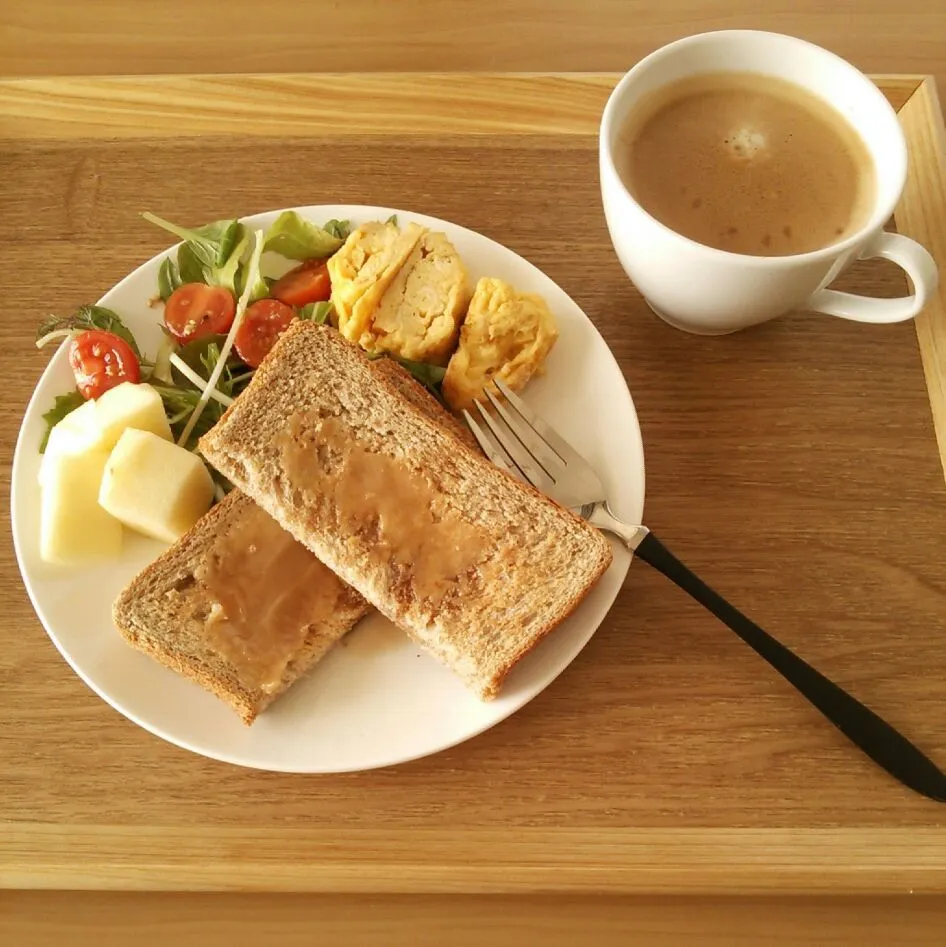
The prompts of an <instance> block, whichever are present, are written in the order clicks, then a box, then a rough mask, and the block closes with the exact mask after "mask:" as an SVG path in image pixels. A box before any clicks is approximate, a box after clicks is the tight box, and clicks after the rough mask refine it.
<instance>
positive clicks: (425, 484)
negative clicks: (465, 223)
mask: <svg viewBox="0 0 946 947" xmlns="http://www.w3.org/2000/svg"><path fill="white" fill-rule="evenodd" d="M143 216H144V217H145V218H146V219H147V220H149V221H150V222H151V223H153V224H155V225H157V226H160V227H163V228H164V229H166V230H168V231H170V232H171V233H173V234H174V235H175V236H176V237H178V238H179V240H180V241H181V242H180V243H179V244H177V245H175V246H174V247H171V248H169V249H168V250H167V251H165V252H163V253H161V254H159V255H158V256H156V257H155V258H154V259H152V260H149V261H148V262H146V263H144V264H143V265H142V266H140V267H139V268H138V269H136V270H135V271H134V272H133V273H131V274H130V275H128V276H127V277H126V278H125V279H123V280H122V281H121V282H120V283H119V284H118V285H116V286H115V287H113V288H112V289H111V290H109V291H108V292H107V293H106V294H105V295H104V296H103V297H102V299H101V300H100V301H99V302H98V303H96V304H94V305H87V306H83V307H81V308H80V309H79V310H77V311H76V312H75V313H73V314H71V315H67V316H55V317H51V318H50V319H49V320H48V321H47V322H45V323H44V324H43V325H41V326H40V327H39V330H38V335H37V345H38V346H39V347H40V348H43V349H46V347H47V346H49V347H50V348H51V347H52V346H54V345H56V344H58V346H59V348H58V351H56V352H55V354H54V355H53V357H52V358H51V360H50V362H49V364H48V366H47V368H46V370H45V372H44V373H43V375H42V378H41V379H40V381H39V383H38V385H37V387H36V391H35V393H34V395H33V397H32V399H31V401H30V404H29V407H28V408H27V411H26V415H25V417H24V420H23V424H22V427H21V430H20V436H19V439H18V441H17V446H16V454H15V457H14V464H13V477H12V500H11V503H12V520H13V534H14V542H15V546H16V553H17V559H18V562H19V565H20V570H21V572H22V575H23V580H24V583H25V585H26V588H27V591H28V593H29V595H30V598H31V600H32V602H33V605H34V607H35V609H36V612H37V614H38V615H39V617H40V619H41V621H42V623H43V625H44V627H45V628H46V631H47V632H48V634H49V636H50V638H51V639H52V641H53V642H54V643H55V645H56V647H57V648H58V649H59V650H60V652H61V653H62V655H63V656H64V657H65V658H66V660H67V661H68V662H69V664H70V665H71V666H72V667H73V669H74V670H75V671H76V673H77V674H79V676H80V677H81V678H82V679H83V680H84V681H85V682H86V683H87V684H88V685H89V686H90V687H91V688H92V689H93V690H94V691H95V692H96V693H97V694H99V695H100V696H101V697H102V698H103V699H104V700H106V701H107V702H108V703H109V704H111V705H112V706H113V707H114V708H116V709H117V710H119V711H120V712H121V713H122V714H124V715H125V716H126V717H128V718H129V719H131V720H132V721H134V722H135V723H137V724H139V725H140V726H142V727H144V728H145V729H147V730H149V731H150V732H152V733H154V734H156V735H158V736H159V737H162V738H163V739H165V740H168V741H170V742H171V743H174V744H176V745H178V746H181V747H184V748H186V749H189V750H192V751H194V752H196V753H200V754H203V755H205V756H208V757H212V758H215V759H219V760H223V761H227V762H231V763H234V764H239V765H243V766H250V767H255V768H259V769H266V770H276V771H287V772H342V771H351V770H360V769H369V768H372V767H378V766H385V765H391V764H394V763H399V762H403V761H406V760H410V759H415V758H417V757H421V756H425V755H428V754H431V753H435V752H437V751H439V750H442V749H445V748H447V747H450V746H453V745H455V744H457V743H459V742H461V741H463V740H466V739H468V738H470V737H472V736H474V735H476V734H478V733H481V732H482V731H483V730H486V729H487V728H489V727H491V726H492V725H494V724H496V723H498V722H499V721H501V720H503V719H505V718H506V717H508V716H509V715H510V714H512V713H514V712H515V711H516V710H518V709H519V708H520V707H522V706H523V705H524V704H526V703H527V702H528V701H529V700H531V699H532V698H533V697H535V696H536V695H537V694H539V693H540V692H541V691H542V690H543V689H544V688H545V687H546V686H548V685H549V684H550V683H551V682H552V681H553V680H554V679H555V678H556V677H558V676H559V674H561V672H562V671H564V670H565V668H567V666H568V665H569V664H570V663H571V662H572V660H573V659H574V658H575V657H576V656H577V655H578V653H579V652H580V651H581V649H582V648H583V647H584V645H585V644H586V643H587V642H588V641H589V639H590V638H591V636H592V635H593V634H594V632H595V630H596V629H597V628H598V626H599V625H600V624H601V622H602V620H603V619H604V617H605V615H606V614H607V612H608V610H609V608H610V607H611V605H612V603H613V601H614V599H615V597H616V595H617V593H618V591H619V590H620V587H621V584H622V583H623V580H624V577H625V575H626V573H627V569H628V566H629V564H630V555H629V553H628V552H627V551H626V550H625V549H624V547H623V546H619V545H618V544H617V543H616V542H614V541H612V540H608V539H606V538H605V537H604V536H603V535H602V534H601V533H599V532H598V531H597V530H595V529H594V528H593V527H591V526H589V525H588V524H586V523H585V522H584V521H582V520H581V519H580V518H579V517H577V516H575V515H574V514H573V513H571V512H569V511H567V510H565V509H563V508H562V507H560V506H558V505H557V504H555V503H553V502H552V501H551V500H549V499H547V498H546V497H543V496H542V495H540V494H538V493H537V492H536V491H534V490H532V489H531V488H529V487H527V486H525V485H523V484H522V483H520V482H519V481H517V480H515V479H514V478H513V477H511V476H510V475H509V474H508V473H506V472H504V471H501V470H500V469H499V468H497V467H495V466H493V465H492V464H491V463H489V461H487V460H486V459H485V458H484V457H483V456H482V454H481V453H480V451H479V449H478V447H477V445H476V442H475V440H474V439H473V438H472V437H471V435H470V432H469V431H468V430H467V429H466V427H465V425H464V424H463V421H462V420H461V412H462V410H463V409H464V408H466V407H468V406H469V405H471V404H472V403H473V399H474V398H478V397H480V396H481V395H482V394H483V392H484V390H485V389H487V388H489V387H490V386H491V380H492V379H494V378H500V379H502V380H503V381H505V382H506V383H507V384H508V385H509V386H510V387H511V388H513V389H514V390H517V391H520V392H522V395H523V397H524V398H525V400H526V401H527V402H529V403H530V404H531V405H532V406H533V407H535V408H536V409H537V410H538V411H539V412H540V413H541V414H542V415H543V416H544V417H546V418H547V419H548V420H549V421H550V422H551V423H552V424H553V425H554V426H555V428H556V429H557V430H558V431H559V432H560V433H561V434H562V435H563V436H564V437H565V438H566V439H567V440H568V441H570V442H571V443H572V445H573V446H574V447H575V448H576V449H577V450H578V451H579V452H580V453H581V454H582V455H584V456H585V457H586V458H587V459H588V460H589V461H590V462H591V463H592V464H593V465H594V467H595V468H596V469H597V470H598V471H599V472H600V475H601V478H602V480H603V482H604V485H605V487H606V489H607V492H608V495H609V496H610V497H611V498H612V506H613V507H614V512H615V513H616V514H617V515H619V516H621V517H622V518H623V519H625V520H626V521H629V522H641V518H642V513H643V497H644V461H643V448H642V444H641V437H640V431H639V428H638V423H637V417H636V414H635V411H634V405H633V402H632V400H631V396H630V393H629V391H628V387H627V384H626V382H625V380H624V377H623V375H622V373H621V370H620V368H619V367H618V365H617V363H616V362H615V360H614V358H613V356H612V355H611V353H610V351H609V349H608V347H607V345H606V343H605V342H604V340H603V339H602V338H601V336H600V335H599V333H598V332H597V330H596V329H595V327H594V325H593V323H592V322H591V320H590V319H589V318H588V317H587V316H586V315H585V314H584V313H583V312H582V310H581V309H580V308H579V306H578V305H577V304H576V303H575V302H574V301H573V300H572V299H571V298H569V296H568V295H567V294H566V293H565V292H564V291H563V290H562V289H561V288H559V287H558V286H557V285H556V284H555V283H554V282H553V281H552V280H551V279H549V278H548V277H547V276H546V275H545V274H543V273H542V272H541V271H539V270H538V269H537V268H536V267H534V266H533V265H532V264H530V263H528V262H527V261H526V260H524V259H523V258H522V257H520V256H518V255H517V254H516V253H514V252H513V251H511V250H509V249H507V248H506V247H504V246H502V245H501V244H500V243H498V242H496V241H494V240H492V239H490V238H488V237H486V236H484V235H482V234H478V233H475V232H473V231H471V230H468V229H465V228H463V227H460V226H458V225H456V224H453V223H449V222H447V221H443V220H438V219H435V218H432V217H427V216H424V215H421V214H415V213H412V212H408V211H403V210H396V209H392V208H381V207H369V206H358V205H353V206H334V205H323V206H310V207H299V208H293V209H287V210H279V211H272V212H269V213H264V214H258V215H255V216H253V217H247V218H243V219H239V220H223V221H216V222H214V223H211V224H207V225H205V226H201V227H197V228H196V229H190V228H185V227H181V226H178V225H177V224H172V223H169V222H167V221H164V220H161V219H160V218H158V217H155V216H154V215H151V214H144V215H143ZM560 686H562V687H567V680H563V682H562V683H561V684H560Z"/></svg>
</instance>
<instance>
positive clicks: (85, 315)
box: [36, 306, 141, 361]
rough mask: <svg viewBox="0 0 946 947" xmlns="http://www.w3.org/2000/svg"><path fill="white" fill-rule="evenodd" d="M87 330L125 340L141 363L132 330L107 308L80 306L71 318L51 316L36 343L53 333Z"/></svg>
mask: <svg viewBox="0 0 946 947" xmlns="http://www.w3.org/2000/svg"><path fill="white" fill-rule="evenodd" d="M86 329H102V330H103V331H105V332H111V333H112V335H117V336H118V337H119V338H121V339H124V340H125V341H126V342H127V343H128V344H129V345H130V346H131V348H132V351H133V352H134V353H135V355H136V356H137V358H138V359H139V361H140V360H141V350H140V349H139V348H138V343H137V342H136V341H135V337H134V335H132V332H131V329H129V328H128V326H126V325H125V323H124V322H122V319H121V316H119V315H118V313H117V312H113V311H112V310H111V309H106V308H105V306H80V307H79V308H78V309H77V310H76V311H75V312H74V313H73V314H72V315H71V316H65V317H63V316H50V317H49V318H48V319H47V320H46V321H45V322H44V323H43V324H42V325H41V326H40V327H39V329H38V330H37V332H36V343H37V345H39V344H40V343H41V342H42V341H43V340H44V339H45V338H46V337H47V336H49V335H52V334H53V333H67V332H82V331H84V330H86Z"/></svg>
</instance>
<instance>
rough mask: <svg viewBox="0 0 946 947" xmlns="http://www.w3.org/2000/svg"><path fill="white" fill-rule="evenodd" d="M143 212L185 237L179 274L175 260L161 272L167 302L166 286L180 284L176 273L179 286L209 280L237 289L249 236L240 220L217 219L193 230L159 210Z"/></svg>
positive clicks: (160, 282) (160, 288)
mask: <svg viewBox="0 0 946 947" xmlns="http://www.w3.org/2000/svg"><path fill="white" fill-rule="evenodd" d="M141 216H142V217H144V218H145V220H147V221H149V222H150V223H153V224H156V225H157V226H158V227H161V228H162V229H163V230H167V231H168V233H172V234H174V236H176V237H179V238H180V239H181V240H183V241H184V242H183V243H182V244H181V246H180V248H179V249H178V251H177V272H176V274H175V273H174V272H173V270H172V269H171V267H173V264H169V263H168V261H165V263H164V264H162V266H161V270H159V272H158V293H159V295H160V296H161V298H162V299H163V300H164V301H165V302H167V298H168V296H170V294H171V293H170V292H169V293H168V294H167V296H165V295H164V293H165V290H167V289H168V288H169V287H171V292H173V291H174V289H176V288H177V287H176V286H173V283H174V279H173V278H172V277H173V276H175V275H176V277H177V285H178V286H180V285H182V284H183V283H207V284H208V285H209V286H224V287H226V288H227V289H229V290H230V292H231V293H232V292H234V291H235V284H236V276H237V271H238V270H239V268H240V264H241V262H242V257H243V253H244V251H245V250H246V246H247V242H248V239H249V238H248V236H247V233H246V228H245V227H244V226H243V224H241V223H240V221H239V220H236V219H234V220H215V221H214V222H213V223H211V224H206V225H205V226H203V227H197V228H196V229H194V230H191V229H189V228H187V227H179V226H178V225H177V224H172V223H171V222H170V221H167V220H162V218H160V217H157V216H156V215H155V214H151V213H147V212H145V213H144V214H142V215H141Z"/></svg>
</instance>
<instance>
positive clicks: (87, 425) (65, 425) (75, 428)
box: [39, 401, 111, 485]
mask: <svg viewBox="0 0 946 947" xmlns="http://www.w3.org/2000/svg"><path fill="white" fill-rule="evenodd" d="M95 418H96V415H95V402H94V401H86V402H85V404H82V405H79V407H78V408H76V409H75V411H71V412H70V413H69V414H67V415H66V416H65V417H64V418H63V419H62V420H61V421H60V422H59V423H58V424H56V425H55V426H54V427H53V429H52V430H51V431H50V432H49V440H48V441H47V442H46V450H45V451H44V452H43V457H42V460H41V461H40V464H39V482H40V485H42V484H43V483H44V481H45V480H46V479H47V474H48V473H49V471H50V469H51V468H52V467H53V465H54V464H55V463H56V462H57V460H58V459H59V457H60V456H61V455H62V454H82V453H85V452H86V451H96V450H105V448H104V447H103V445H102V436H101V431H100V430H99V428H98V426H97V425H96V423H95ZM110 446H111V445H110ZM105 452H106V453H108V451H107V450H106V451H105Z"/></svg>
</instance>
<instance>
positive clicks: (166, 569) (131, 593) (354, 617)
mask: <svg viewBox="0 0 946 947" xmlns="http://www.w3.org/2000/svg"><path fill="white" fill-rule="evenodd" d="M254 517H266V518H267V519H268V520H270V522H271V518H270V517H268V516H267V514H265V513H264V512H263V511H261V510H260V509H259V508H258V507H257V506H256V505H255V504H254V503H253V501H252V500H250V498H249V497H247V496H245V495H244V494H241V493H240V492H239V491H238V490H234V491H233V492H231V493H229V494H228V495H227V496H226V497H225V498H224V499H223V500H222V501H221V502H220V503H218V504H217V505H216V506H214V507H212V508H211V510H210V511H209V512H208V513H207V514H206V515H205V516H203V517H201V519H200V520H199V521H198V523H197V525H196V526H194V527H193V529H191V530H190V531H189V532H188V533H186V534H185V535H184V536H182V537H181V538H180V539H179V540H178V541H177V542H176V543H174V545H172V546H171V547H170V548H169V549H168V550H167V551H166V552H165V553H164V554H163V555H162V556H160V557H159V558H158V559H156V560H155V561H154V562H153V563H151V565H149V566H148V567H147V568H146V569H144V570H143V571H142V572H140V573H139V574H138V575H137V576H136V577H135V578H134V579H133V580H132V581H131V583H130V584H129V585H128V586H127V587H126V588H125V589H124V590H123V591H122V593H121V594H120V595H119V596H118V598H117V599H116V600H115V603H114V605H113V606H112V619H113V621H114V623H115V627H116V628H117V629H118V631H119V633H120V634H121V635H122V637H123V638H125V640H126V641H127V642H128V643H129V644H130V645H132V647H134V648H137V649H138V650H139V651H143V652H145V654H148V655H150V656H151V657H152V658H154V659H155V660H156V661H158V662H159V663H161V664H163V665H165V666H166V667H169V668H171V670H173V671H177V672H178V673H179V674H182V675H183V676H184V677H187V678H190V679H191V680H193V681H196V682H197V683H198V684H200V685H201V686H203V687H205V688H206V689H207V690H209V691H210V692H211V693H213V694H215V695H216V696H217V697H219V698H220V699H221V700H223V701H225V702H226V703H228V704H229V705H230V706H231V707H232V708H233V709H234V710H235V711H236V712H237V713H238V714H239V716H240V718H241V719H242V720H243V722H244V723H245V724H251V723H252V722H253V721H254V720H255V719H256V717H257V716H258V715H259V714H260V713H261V712H262V711H263V710H264V709H265V708H266V707H268V706H269V705H270V704H271V703H272V702H273V701H274V700H275V699H276V698H277V697H279V695H280V694H282V693H284V692H285V691H286V690H288V689H289V688H290V687H291V686H292V685H293V684H294V683H295V682H296V681H297V680H299V678H300V677H302V676H303V675H304V674H305V673H306V672H307V671H308V670H309V669H310V668H311V667H313V666H314V665H315V664H316V663H317V662H318V661H319V660H320V659H321V658H322V657H323V656H324V655H325V654H326V653H327V652H328V650H329V648H331V646H332V645H333V644H335V642H336V641H338V640H339V639H340V638H341V637H342V636H343V635H345V634H346V633H347V632H348V631H350V630H351V628H353V627H354V625H355V624H356V623H357V622H358V620H359V619H361V618H362V617H363V616H364V615H365V614H366V613H367V612H368V611H369V609H370V606H369V605H368V603H367V602H366V601H365V600H364V599H363V598H362V597H361V596H360V595H359V594H358V593H357V592H355V591H354V590H353V589H351V588H349V587H348V586H346V585H345V584H344V583H343V582H342V581H341V580H340V579H339V578H338V577H337V576H335V575H334V574H333V573H332V572H331V571H330V570H328V569H326V568H325V567H324V566H322V567H321V569H319V566H321V563H318V562H317V561H316V563H315V564H313V566H312V569H313V571H314V572H315V575H316V577H317V580H318V581H320V582H321V583H322V586H323V588H324V589H326V595H327V596H331V597H333V598H334V602H333V605H332V607H331V608H329V609H325V610H323V611H322V613H321V614H319V615H318V616H317V620H315V621H312V622H308V621H304V620H303V621H302V622H301V623H299V624H297V627H296V629H293V631H294V632H295V633H297V634H298V638H297V639H296V640H295V641H291V640H287V641H285V646H284V648H283V650H282V652H281V654H280V655H278V656H276V657H275V658H274V659H273V661H276V660H281V661H282V662H283V667H282V673H280V674H278V676H277V677H275V678H274V679H272V680H260V679H259V677H258V675H251V676H247V675H246V674H245V673H243V669H242V668H241V665H240V663H239V662H238V661H234V660H233V658H232V656H228V655H227V654H225V653H222V652H221V650H220V649H219V647H217V646H215V644H214V643H213V640H212V639H211V637H210V636H209V635H208V631H207V629H208V621H209V620H210V619H211V616H212V615H213V613H214V608H215V606H216V605H217V603H216V600H215V596H214V595H213V594H212V593H211V592H210V591H208V589H207V588H206V587H205V586H204V584H203V583H202V582H201V580H200V578H199V577H200V575H201V571H202V570H203V569H205V568H206V566H207V564H208V562H209V561H210V560H211V559H212V558H213V557H214V555H215V554H218V555H219V554H220V553H215V550H220V549H221V547H220V543H221V541H222V542H226V541H227V538H228V537H229V536H230V535H231V534H233V537H234V542H235V543H238V542H239V538H238V536H239V532H238V531H239V530H241V528H242V527H241V524H244V523H246V522H247V521H248V520H249V519H250V518H254ZM273 525H274V526H275V524H273ZM263 529H266V526H265V525H263ZM280 532H282V531H280ZM238 552H239V549H235V550H234V554H236V553H238ZM223 555H224V556H225V554H223ZM312 558H313V559H314V557H312ZM269 667H270V668H272V667H274V664H273V662H269Z"/></svg>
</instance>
